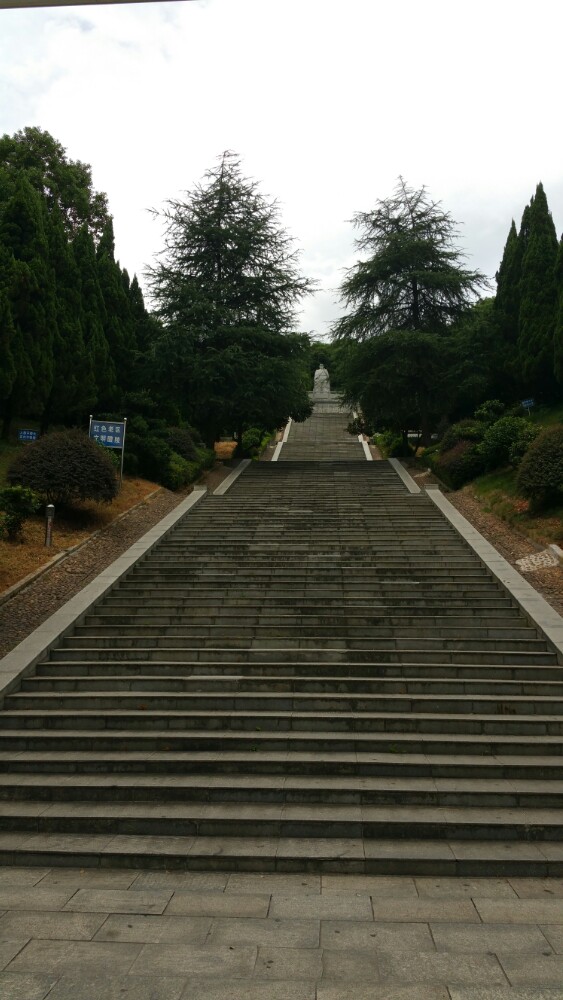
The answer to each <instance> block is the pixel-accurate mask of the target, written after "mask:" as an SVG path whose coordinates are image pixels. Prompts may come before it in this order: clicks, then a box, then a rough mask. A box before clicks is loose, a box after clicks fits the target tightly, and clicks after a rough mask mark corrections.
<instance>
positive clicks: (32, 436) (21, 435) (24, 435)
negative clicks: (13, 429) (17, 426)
mask: <svg viewBox="0 0 563 1000" xmlns="http://www.w3.org/2000/svg"><path fill="white" fill-rule="evenodd" d="M38 437H39V431H25V430H21V431H18V441H37V438H38Z"/></svg>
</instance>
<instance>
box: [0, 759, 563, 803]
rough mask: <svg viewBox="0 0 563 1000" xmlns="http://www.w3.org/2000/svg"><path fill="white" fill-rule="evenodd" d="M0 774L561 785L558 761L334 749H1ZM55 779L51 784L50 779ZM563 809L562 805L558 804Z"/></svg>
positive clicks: (561, 768)
mask: <svg viewBox="0 0 563 1000" xmlns="http://www.w3.org/2000/svg"><path fill="white" fill-rule="evenodd" d="M0 772H3V773H5V774H8V775H10V776H11V778H12V780H14V781H16V782H17V778H16V774H17V775H21V774H29V775H31V776H32V777H33V778H34V777H35V775H37V774H48V775H51V776H52V775H60V774H76V775H87V774H90V775H96V776H97V777H100V776H101V777H104V778H106V779H107V780H109V778H110V777H111V776H112V775H114V774H124V775H137V776H138V775H168V776H170V775H173V774H179V775H184V776H185V775H192V774H197V775H199V776H202V775H203V776H208V775H218V776H222V775H225V774H229V775H232V774H245V775H248V774H251V775H255V774H262V775H276V776H278V777H280V776H281V777H282V778H286V777H287V776H290V775H297V776H300V777H303V778H306V779H307V780H311V779H312V778H314V777H316V776H319V775H321V776H327V775H328V776H330V777H331V778H336V777H339V778H340V779H342V778H346V783H345V784H346V787H348V779H349V778H351V777H353V778H354V779H359V778H364V777H387V778H400V779H404V778H448V779H450V780H454V779H458V778H463V779H468V778H469V779H471V780H473V781H475V780H482V779H487V780H488V779H491V780H493V781H496V780H498V779H502V780H503V781H512V780H516V781H521V780H524V781H528V782H531V783H532V784H533V786H534V789H535V790H536V791H539V790H540V789H539V785H538V783H539V782H543V781H559V782H561V781H563V756H559V757H556V756H553V755H552V756H550V755H549V752H548V749H547V750H546V754H545V756H537V757H536V756H531V755H530V756H525V755H523V756H519V757H517V756H515V755H513V756H511V755H510V754H507V753H504V754H498V755H497V756H492V755H490V756H479V755H478V754H477V753H473V754H468V753H466V754H455V753H454V752H450V753H447V754H438V753H435V754H426V753H424V754H423V753H419V754H416V753H409V752H407V751H406V750H404V748H401V752H400V753H398V752H397V749H396V748H395V751H394V752H393V753H386V752H384V751H381V752H380V753H370V752H365V751H364V752H362V751H356V752H350V753H344V752H338V751H334V752H333V753H326V752H323V751H322V750H318V751H317V753H316V754H315V755H314V756H313V755H311V754H310V753H300V752H299V751H298V750H280V751H276V750H268V751H267V752H266V751H264V752H263V753H260V754H258V753H256V749H255V748H254V749H253V750H249V749H246V750H244V749H243V750H238V751H237V750H233V749H227V750H223V751H221V752H219V753H218V752H213V751H205V750H197V749H194V750H185V751H182V750H178V751H176V752H170V751H168V752H165V751H154V752H152V753H150V754H146V753H139V752H133V751H129V750H121V751H119V750H114V751H113V752H110V751H106V752H105V753H102V752H100V751H93V750H92V751H81V750H74V751H73V750H68V749H67V750H61V751H59V752H58V753H57V752H56V751H55V750H54V749H53V748H50V749H45V750H40V751H34V750H29V751H25V750H24V751H21V750H20V751H19V752H18V753H17V754H14V753H11V752H9V751H0ZM53 780H54V779H53ZM557 807H558V808H560V803H559V804H558V805H557Z"/></svg>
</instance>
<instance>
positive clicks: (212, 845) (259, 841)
mask: <svg viewBox="0 0 563 1000" xmlns="http://www.w3.org/2000/svg"><path fill="white" fill-rule="evenodd" d="M277 847H278V839H277V837H194V842H193V844H192V846H191V847H190V848H189V850H188V851H187V854H188V855H190V854H197V855H207V856H209V857H215V856H216V855H221V854H224V853H225V851H226V850H227V851H228V853H229V854H231V855H233V856H234V855H238V856H240V857H250V858H260V857H275V854H276V850H277Z"/></svg>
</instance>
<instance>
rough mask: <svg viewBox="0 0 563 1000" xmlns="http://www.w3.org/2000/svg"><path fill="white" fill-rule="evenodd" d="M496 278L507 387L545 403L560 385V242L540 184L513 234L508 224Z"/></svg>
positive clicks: (562, 308) (562, 334)
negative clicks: (509, 386)
mask: <svg viewBox="0 0 563 1000" xmlns="http://www.w3.org/2000/svg"><path fill="white" fill-rule="evenodd" d="M496 278H497V293H496V296H495V300H494V318H495V321H496V325H497V329H498V331H499V334H500V337H501V340H502V344H503V347H504V364H505V371H506V376H507V381H508V383H509V384H510V383H511V382H512V384H513V385H514V388H515V389H516V390H519V391H520V393H525V394H526V395H530V396H538V397H539V398H541V399H544V400H547V401H550V400H552V399H554V398H556V397H558V396H560V394H561V384H562V383H563V236H562V237H561V241H560V242H558V240H557V233H556V230H555V225H554V222H553V219H552V217H551V213H550V211H549V207H548V203H547V198H546V195H545V192H544V189H543V186H542V184H541V183H540V184H538V186H537V188H536V193H535V195H534V196H533V197H532V198H531V200H530V203H529V205H526V207H525V209H524V212H523V215H522V221H521V224H520V229H519V230H518V231H517V229H516V225H515V223H514V220H513V221H512V225H511V227H510V231H509V234H508V239H507V241H506V245H505V248H504V253H503V257H502V261H501V264H500V267H499V270H498V273H497V275H496Z"/></svg>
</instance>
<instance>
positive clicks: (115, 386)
mask: <svg viewBox="0 0 563 1000" xmlns="http://www.w3.org/2000/svg"><path fill="white" fill-rule="evenodd" d="M155 322H156V321H155V320H154V319H152V318H151V316H150V315H149V313H148V312H147V310H146V308H145V305H144V302H143V296H142V292H141V289H140V287H139V284H138V282H137V279H136V278H133V280H130V279H129V275H128V274H127V271H126V270H125V269H123V268H121V267H120V265H119V262H118V261H116V259H115V247H114V236H113V226H112V220H111V216H110V215H109V212H108V207H107V202H106V198H105V196H104V195H102V194H99V193H97V192H96V191H94V189H93V186H92V177H91V170H90V167H89V166H88V165H86V164H83V163H80V162H77V161H72V160H69V159H68V157H67V156H66V153H65V150H64V149H63V147H62V146H61V145H60V144H59V143H58V142H57V141H56V140H55V139H53V137H52V136H51V135H49V133H48V132H44V131H42V130H41V129H38V128H26V129H24V130H23V131H21V132H18V133H16V134H15V135H14V136H8V135H5V136H3V137H2V138H1V139H0V415H1V417H2V422H3V435H4V436H7V435H8V434H9V430H10V426H11V423H12V420H13V419H14V417H17V416H18V415H20V414H21V415H25V417H26V418H30V417H35V418H36V419H38V420H39V421H40V424H41V428H42V429H43V430H45V429H46V428H47V427H48V426H49V425H51V424H66V425H72V424H81V423H82V424H84V422H85V420H86V419H87V417H88V414H89V413H90V412H92V410H93V409H94V407H95V408H96V409H97V411H98V412H105V411H112V410H116V409H118V410H119V409H120V407H121V406H122V405H123V399H124V397H125V394H126V393H131V392H135V391H138V390H139V389H142V387H143V385H144V383H145V382H146V372H145V371H144V368H145V367H146V360H145V358H146V351H147V346H148V344H149V342H150V340H151V335H152V331H153V330H154V324H155Z"/></svg>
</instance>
